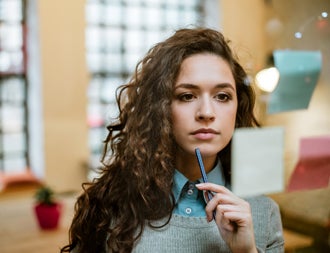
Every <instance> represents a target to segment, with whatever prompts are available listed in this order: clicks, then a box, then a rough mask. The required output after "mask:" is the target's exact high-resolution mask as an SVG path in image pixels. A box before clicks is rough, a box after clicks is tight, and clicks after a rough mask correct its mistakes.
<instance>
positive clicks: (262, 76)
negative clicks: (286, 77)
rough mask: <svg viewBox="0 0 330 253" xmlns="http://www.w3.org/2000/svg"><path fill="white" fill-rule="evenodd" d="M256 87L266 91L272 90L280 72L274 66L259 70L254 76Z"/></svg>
mask: <svg viewBox="0 0 330 253" xmlns="http://www.w3.org/2000/svg"><path fill="white" fill-rule="evenodd" d="M255 79H256V84H257V85H258V87H259V88H260V89H261V90H263V91H266V92H272V91H273V90H274V89H275V88H276V85H277V83H278V80H279V79H280V72H279V71H278V70H277V68H275V67H270V68H266V69H262V70H260V71H259V72H258V73H257V75H256V77H255Z"/></svg>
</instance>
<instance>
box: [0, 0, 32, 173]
mask: <svg viewBox="0 0 330 253" xmlns="http://www.w3.org/2000/svg"><path fill="white" fill-rule="evenodd" d="M25 9H26V8H25V1H24V0H0V172H3V173H12V172H22V171H25V170H27V168H28V166H29V159H28V148H27V147H28V124H27V92H28V89H27V87H28V83H27V79H26V29H25V27H26V18H25Z"/></svg>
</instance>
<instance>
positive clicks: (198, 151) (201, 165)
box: [195, 148, 215, 220]
mask: <svg viewBox="0 0 330 253" xmlns="http://www.w3.org/2000/svg"><path fill="white" fill-rule="evenodd" d="M195 153H196V156H197V161H198V165H199V169H200V170H201V174H202V179H203V182H204V183H207V182H208V180H207V176H206V172H205V168H204V164H203V159H202V154H201V151H200V150H199V148H196V149H195ZM206 193H207V197H208V199H209V201H210V200H211V199H212V197H213V195H212V193H211V192H210V191H206ZM213 219H214V220H215V211H213Z"/></svg>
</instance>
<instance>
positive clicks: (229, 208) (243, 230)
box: [196, 183, 257, 253]
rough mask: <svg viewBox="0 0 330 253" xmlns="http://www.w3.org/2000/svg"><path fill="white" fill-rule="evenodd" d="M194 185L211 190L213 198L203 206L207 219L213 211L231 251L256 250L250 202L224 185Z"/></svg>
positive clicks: (209, 218)
mask: <svg viewBox="0 0 330 253" xmlns="http://www.w3.org/2000/svg"><path fill="white" fill-rule="evenodd" d="M196 187H197V188H198V189H199V190H203V191H210V192H212V194H213V198H212V199H211V200H210V201H209V202H208V203H207V205H206V208H205V211H206V215H207V219H208V221H211V220H212V219H213V215H214V212H215V222H216V223H217V226H218V229H219V232H220V234H221V236H222V238H223V239H224V240H225V242H226V243H227V245H228V246H229V248H230V249H231V251H232V252H233V253H236V252H257V249H256V245H255V239H254V232H253V223H252V214H251V208H250V204H249V203H248V202H246V201H245V200H243V199H241V198H239V197H237V196H236V195H235V194H234V193H232V192H231V191H230V190H228V189H227V188H226V187H224V186H220V185H216V184H212V183H201V184H197V185H196Z"/></svg>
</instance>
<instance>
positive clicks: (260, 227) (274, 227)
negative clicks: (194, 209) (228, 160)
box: [133, 196, 284, 253]
mask: <svg viewBox="0 0 330 253" xmlns="http://www.w3.org/2000/svg"><path fill="white" fill-rule="evenodd" d="M247 201H248V202H249V203H250V206H251V209H252V216H253V227H254V232H255V239H256V244H257V247H258V251H259V252H268V253H275V252H284V242H283V234H282V223H281V218H280V213H279V209H278V206H277V204H276V203H275V202H274V201H272V200H271V199H269V198H267V197H264V196H260V197H254V198H250V199H247ZM165 221H166V219H163V220H160V221H157V222H153V223H152V224H153V225H154V226H160V225H162V224H164V223H165ZM133 252H134V253H149V252H150V253H154V252H155V253H217V252H231V251H230V250H229V248H228V247H227V245H226V243H225V242H224V241H223V239H222V238H221V236H220V233H219V231H218V228H217V225H216V224H215V222H214V221H212V222H210V223H209V222H207V220H206V218H205V217H185V216H179V215H173V216H172V218H171V221H170V223H169V224H168V225H166V226H165V227H163V228H158V229H157V228H156V229H155V228H151V227H148V226H146V228H145V230H144V232H143V234H142V237H141V238H140V240H139V241H137V242H136V245H135V248H134V250H133Z"/></svg>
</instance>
